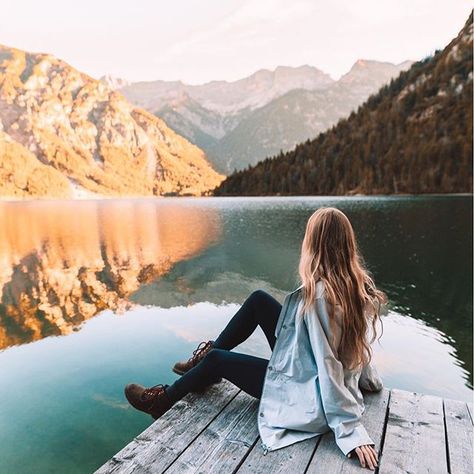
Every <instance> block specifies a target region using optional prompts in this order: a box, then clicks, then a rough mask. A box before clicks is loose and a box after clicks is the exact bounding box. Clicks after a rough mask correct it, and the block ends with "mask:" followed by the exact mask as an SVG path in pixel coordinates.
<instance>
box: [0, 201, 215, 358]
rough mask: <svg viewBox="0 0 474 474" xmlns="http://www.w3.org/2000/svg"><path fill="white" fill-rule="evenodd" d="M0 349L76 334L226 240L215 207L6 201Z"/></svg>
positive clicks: (0, 251) (1, 218)
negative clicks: (89, 321) (142, 288)
mask: <svg viewBox="0 0 474 474" xmlns="http://www.w3.org/2000/svg"><path fill="white" fill-rule="evenodd" d="M0 222H1V224H2V225H1V226H0V262H1V263H2V265H1V266H0V268H1V273H0V349H2V348H5V347H8V346H11V345H13V344H20V343H25V342H30V341H33V340H38V339H41V338H43V337H46V336H50V335H60V334H62V335H64V334H69V333H70V332H71V331H72V330H74V328H76V327H77V326H78V325H79V324H80V323H82V322H83V321H85V320H87V319H89V318H91V317H93V316H95V315H96V314H98V313H99V312H100V311H102V310H104V309H112V310H114V311H116V312H119V313H120V312H124V311H125V310H127V309H129V308H130V307H131V303H130V301H129V300H128V296H129V295H130V294H131V293H132V292H133V291H134V290H136V289H137V288H138V287H139V286H140V285H141V284H143V283H146V282H148V281H152V280H155V279H157V278H159V277H160V276H162V275H163V274H165V273H166V272H167V271H169V270H170V269H171V268H172V267H173V265H175V264H176V262H178V261H182V260H185V259H189V258H191V257H193V256H195V255H196V254H197V253H199V252H202V251H203V249H205V248H207V247H208V246H209V245H211V244H212V243H213V242H215V241H217V240H218V239H219V236H220V234H221V223H220V220H219V215H218V214H217V212H216V211H215V210H212V209H196V208H188V207H184V206H180V205H177V204H169V203H162V204H160V205H159V206H157V205H156V204H155V203H153V202H152V201H146V200H136V201H85V202H81V203H76V202H72V201H65V202H55V201H44V202H31V203H0Z"/></svg>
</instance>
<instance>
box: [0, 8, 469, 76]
mask: <svg viewBox="0 0 474 474" xmlns="http://www.w3.org/2000/svg"><path fill="white" fill-rule="evenodd" d="M471 8H472V1H466V0H444V1H442V0H390V1H388V0H326V1H324V2H323V1H321V0H166V1H162V0H133V1H132V0H129V1H125V0H113V1H112V0H81V1H74V2H73V1H68V0H41V1H39V0H5V2H4V3H3V5H2V14H1V15H0V43H2V44H4V45H7V46H14V47H16V48H20V49H25V50H28V51H33V52H47V53H51V54H54V55H55V56H58V57H60V58H61V59H64V60H65V61H67V62H68V63H69V64H71V65H72V66H74V67H76V68H77V69H80V70H81V71H83V72H86V73H88V74H90V75H91V76H93V77H96V78H99V77H100V76H102V75H103V74H106V73H110V74H113V75H115V76H118V77H123V78H125V79H128V80H133V81H139V80H155V79H164V80H183V81H184V82H187V83H190V84H200V83H203V82H206V81H210V80H214V79H226V80H235V79H240V78H241V77H245V76H248V75H249V74H252V73H253V72H255V71H256V70H258V69H262V68H267V69H274V68H275V67H276V66H278V65H287V66H300V65H302V64H310V65H312V66H316V67H318V68H320V69H322V70H323V71H325V72H327V73H329V74H330V75H331V76H332V77H333V78H334V79H337V78H339V77H340V76H341V75H342V74H344V73H345V72H347V71H348V70H349V69H350V67H351V66H352V64H353V63H354V62H355V61H356V60H357V59H376V60H380V61H390V62H393V63H399V62H401V61H404V60H405V59H412V60H418V59H421V58H423V57H425V56H427V55H428V54H431V53H433V52H434V50H436V49H441V48H443V47H444V46H446V44H448V43H449V41H450V40H451V39H452V38H453V37H455V36H456V34H457V33H458V31H459V30H460V29H461V28H462V26H463V25H464V23H465V21H466V20H467V18H468V16H469V13H470V9H471Z"/></svg>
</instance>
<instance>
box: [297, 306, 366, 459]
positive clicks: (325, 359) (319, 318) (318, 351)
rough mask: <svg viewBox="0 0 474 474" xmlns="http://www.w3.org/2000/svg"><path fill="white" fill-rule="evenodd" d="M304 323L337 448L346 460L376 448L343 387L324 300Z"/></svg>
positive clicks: (355, 405) (355, 403)
mask: <svg viewBox="0 0 474 474" xmlns="http://www.w3.org/2000/svg"><path fill="white" fill-rule="evenodd" d="M304 321H305V323H306V326H307V329H308V334H309V338H310V343H311V346H312V350H313V354H314V357H315V360H316V364H317V366H318V381H319V388H320V393H321V400H322V404H323V408H324V412H325V414H326V418H327V422H328V426H329V427H330V428H331V430H332V431H333V432H334V435H335V440H336V443H337V445H338V447H339V448H340V449H341V451H342V452H343V453H344V455H345V456H346V455H348V454H349V453H351V451H353V450H354V449H355V448H358V447H362V446H366V445H375V443H374V442H373V440H372V439H371V438H370V436H369V435H368V433H367V431H366V430H365V427H364V426H363V425H362V423H361V416H362V414H361V408H360V406H359V404H358V403H357V400H356V399H355V398H354V396H353V395H352V393H351V392H350V390H349V389H348V388H347V387H346V385H345V383H344V371H343V365H342V363H341V362H340V361H339V360H338V359H337V357H336V355H335V354H334V351H333V348H332V347H331V345H330V343H329V340H330V338H329V337H328V336H329V334H330V333H329V331H330V326H329V316H328V313H327V309H326V304H325V300H324V298H317V299H316V312H314V311H310V312H307V313H305V314H304ZM364 449H365V448H364ZM359 451H361V450H359ZM361 463H362V464H363V462H362V460H361ZM368 464H369V463H368ZM363 465H364V464H363ZM369 465H370V464H369Z"/></svg>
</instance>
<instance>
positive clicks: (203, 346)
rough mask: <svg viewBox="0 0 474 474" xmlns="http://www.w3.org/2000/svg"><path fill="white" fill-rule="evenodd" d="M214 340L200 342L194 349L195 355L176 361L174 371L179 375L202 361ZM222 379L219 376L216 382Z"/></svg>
mask: <svg viewBox="0 0 474 474" xmlns="http://www.w3.org/2000/svg"><path fill="white" fill-rule="evenodd" d="M213 343H214V341H212V340H211V341H202V342H200V343H199V345H198V346H197V348H196V349H195V350H194V351H193V355H192V356H191V357H190V358H189V359H188V360H186V361H183V362H176V364H174V367H173V372H175V373H176V374H179V375H183V374H184V373H186V372H187V371H188V370H190V369H192V368H193V367H194V366H195V365H197V364H198V363H199V362H201V360H202V359H204V357H205V356H206V354H207V353H208V352H209V351H210V350H211V349H212V348H213V346H212V344H213ZM220 381H222V378H221V377H219V378H218V379H216V381H215V383H218V382H220Z"/></svg>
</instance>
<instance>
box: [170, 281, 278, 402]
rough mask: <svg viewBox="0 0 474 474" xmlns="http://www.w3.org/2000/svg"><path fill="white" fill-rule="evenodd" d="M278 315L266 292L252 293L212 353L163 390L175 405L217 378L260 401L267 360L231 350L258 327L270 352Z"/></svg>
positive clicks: (273, 299) (230, 322) (273, 344)
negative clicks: (223, 379)
mask: <svg viewBox="0 0 474 474" xmlns="http://www.w3.org/2000/svg"><path fill="white" fill-rule="evenodd" d="M280 311H281V304H280V303H279V302H278V301H277V300H276V299H275V298H273V296H271V295H269V294H268V293H266V292H265V291H263V290H256V291H254V292H253V293H251V294H250V296H249V297H248V298H247V299H246V300H245V301H244V303H243V305H242V306H241V307H240V309H239V310H238V311H237V313H235V315H234V316H233V317H232V319H231V320H230V321H229V323H228V324H227V326H226V327H225V328H224V329H223V331H222V332H221V333H220V335H219V337H218V338H217V339H216V340H215V342H214V344H213V349H211V350H210V351H209V352H208V353H207V354H206V356H205V357H204V358H203V359H202V360H201V361H200V362H199V363H198V364H196V365H195V366H194V367H193V368H192V369H190V370H189V371H188V372H186V373H184V374H183V375H182V376H181V377H180V378H179V379H177V380H176V381H175V382H174V383H173V384H172V385H170V386H169V387H167V388H166V393H167V394H168V396H169V397H170V398H171V400H172V401H173V402H176V401H178V400H180V399H181V398H183V397H184V396H185V395H186V394H187V393H189V392H191V391H195V390H201V389H202V388H204V387H205V386H207V385H209V384H210V383H212V382H213V381H216V380H217V379H219V378H220V377H223V378H225V379H227V380H229V381H230V382H232V383H233V384H234V385H237V387H239V388H240V389H242V390H243V391H245V392H247V393H248V394H249V395H252V396H253V397H255V398H260V396H261V394H262V388H263V380H264V377H265V371H266V369H267V364H268V359H263V358H261V357H255V356H251V355H247V354H242V353H239V352H231V349H233V348H234V347H235V346H237V345H239V344H240V343H242V342H243V341H245V340H246V339H247V338H248V337H249V336H250V335H251V334H252V333H253V332H254V330H255V329H256V327H257V325H259V326H260V327H261V328H262V329H263V332H264V333H265V336H266V338H267V340H268V343H269V344H270V347H271V349H272V350H273V348H274V347H275V340H276V338H275V328H276V324H277V321H278V316H279V315H280Z"/></svg>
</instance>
